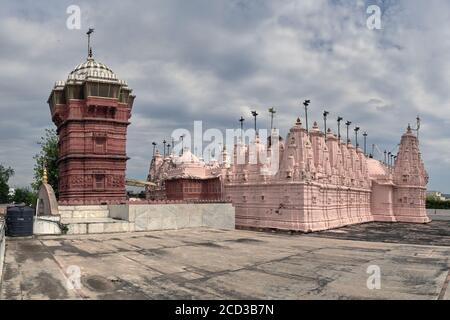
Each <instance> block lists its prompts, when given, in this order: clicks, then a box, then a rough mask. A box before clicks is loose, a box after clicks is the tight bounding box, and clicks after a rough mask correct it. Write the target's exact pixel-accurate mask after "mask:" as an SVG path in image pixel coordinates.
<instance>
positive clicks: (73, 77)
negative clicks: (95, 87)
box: [67, 58, 123, 82]
mask: <svg viewBox="0 0 450 320" xmlns="http://www.w3.org/2000/svg"><path fill="white" fill-rule="evenodd" d="M86 80H96V81H99V80H100V81H102V80H103V81H113V82H123V81H119V79H118V78H117V75H116V74H115V73H114V72H113V71H112V70H111V69H110V68H109V67H108V66H107V65H105V64H104V63H101V62H97V61H95V60H94V59H93V58H88V59H87V60H86V61H85V62H83V63H80V64H79V65H78V66H76V67H75V69H74V70H73V71H72V72H70V74H69V76H68V77H67V81H68V82H72V81H86Z"/></svg>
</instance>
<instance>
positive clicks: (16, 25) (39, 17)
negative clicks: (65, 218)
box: [0, 0, 450, 193]
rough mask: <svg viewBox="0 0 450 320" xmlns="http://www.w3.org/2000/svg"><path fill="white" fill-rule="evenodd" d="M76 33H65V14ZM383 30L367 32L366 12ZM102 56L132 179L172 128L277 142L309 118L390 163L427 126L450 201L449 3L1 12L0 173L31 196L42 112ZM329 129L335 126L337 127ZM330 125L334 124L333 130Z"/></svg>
mask: <svg viewBox="0 0 450 320" xmlns="http://www.w3.org/2000/svg"><path fill="white" fill-rule="evenodd" d="M72 4H76V5H78V6H79V7H80V8H81V30H69V29H68V28H67V27H66V20H67V18H68V17H69V15H68V14H67V13H66V10H67V7H68V6H69V5H72ZM372 4H376V5H379V6H380V8H381V10H382V13H383V15H382V20H381V22H382V29H381V30H369V29H368V28H367V26H366V20H367V18H368V17H369V14H367V13H366V9H367V7H368V6H369V5H372ZM89 27H94V28H95V29H96V32H95V35H94V39H93V44H94V56H95V58H96V59H97V60H99V61H101V62H103V63H105V64H107V65H108V66H109V67H110V68H111V69H113V70H114V71H115V72H116V73H117V74H118V76H119V77H120V78H122V79H124V80H127V82H128V83H129V85H130V86H131V87H132V88H133V89H134V93H135V94H136V96H137V99H136V103H135V107H134V110H133V117H132V119H131V121H132V124H131V126H130V127H129V135H128V145H127V149H128V155H129V156H130V157H131V160H130V161H129V163H128V172H127V175H128V176H129V177H133V178H140V179H144V178H146V176H147V172H148V166H149V161H150V157H151V153H152V146H151V142H152V141H157V142H160V141H162V140H163V139H164V138H167V137H169V136H170V134H171V132H172V130H174V129H176V128H187V129H191V128H192V126H193V121H194V120H203V126H204V127H205V128H219V129H225V128H232V127H237V126H238V121H237V120H238V119H239V117H240V116H241V115H244V116H245V117H246V118H248V120H250V110H252V109H257V110H259V111H260V114H261V117H260V126H264V125H267V124H268V122H269V121H268V114H267V108H268V107H270V106H275V107H276V108H277V109H278V113H277V117H276V122H275V123H276V126H277V127H279V128H281V132H282V134H283V135H284V134H286V132H287V129H288V128H289V127H290V126H291V125H292V124H293V123H294V121H295V118H296V117H297V116H298V115H301V116H303V112H302V109H301V108H300V101H303V100H304V99H306V98H308V99H311V100H312V105H311V108H310V109H311V118H314V119H317V120H319V119H321V114H322V111H323V110H324V109H327V110H328V111H330V112H331V115H330V118H332V119H335V118H336V117H337V116H338V115H340V116H343V117H344V118H345V119H348V120H351V121H353V122H354V123H357V124H358V125H359V126H360V127H361V128H362V129H363V130H366V131H367V132H368V133H369V144H372V143H375V144H377V145H378V146H379V148H380V149H381V150H384V149H387V150H392V149H393V148H395V146H396V144H397V143H398V142H399V139H400V136H401V134H402V133H403V132H404V130H405V129H406V126H407V125H408V123H409V122H410V123H412V124H414V123H415V118H416V116H417V115H418V114H420V116H421V118H422V128H421V149H422V153H423V158H424V160H425V164H426V167H427V170H428V172H429V174H430V178H431V179H430V184H429V189H437V190H441V191H445V192H448V193H450V183H449V181H450V106H449V104H450V90H449V88H450V59H449V58H450V2H448V1H446V0H441V1H438V0H436V1H432V0H430V1H423V0H415V1H412V0H404V1H377V0H371V1H362V0H359V1H358V0H346V1H344V0H342V1H339V0H328V1H326V0H278V1H275V0H272V1H266V0H189V1H186V0H178V1H171V0H159V1H148V0H145V1H89V2H88V1H76V0H71V1H39V2H38V1H2V9H1V11H0V44H1V45H0V98H1V99H0V112H1V113H0V137H1V138H0V163H2V164H3V165H7V166H12V167H13V168H15V170H16V175H15V177H14V178H13V179H12V184H13V185H14V186H25V185H29V183H30V182H31V179H32V167H33V159H32V158H33V155H34V154H35V153H37V152H38V151H39V148H38V145H37V144H36V142H37V141H38V140H39V137H40V136H41V135H42V134H43V132H44V130H45V128H52V127H53V124H52V122H51V119H50V114H49V108H48V105H47V104H46V101H47V98H48V95H49V93H50V90H51V88H52V86H53V84H54V82H55V81H56V80H64V79H66V77H67V74H68V73H69V72H70V71H71V70H72V69H73V68H74V67H75V66H76V65H77V64H79V63H80V62H82V61H84V60H85V59H86V36H85V33H86V30H87V29H88V28H89ZM333 122H334V121H333ZM333 125H334V123H333Z"/></svg>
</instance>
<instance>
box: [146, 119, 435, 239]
mask: <svg viewBox="0 0 450 320" xmlns="http://www.w3.org/2000/svg"><path fill="white" fill-rule="evenodd" d="M273 138H274V139H277V140H279V141H280V142H279V143H278V144H274V148H278V150H277V151H278V154H277V157H271V154H272V153H273V152H275V151H276V150H272V148H271V147H268V148H266V146H265V145H263V143H262V142H261V141H260V139H259V137H258V136H256V138H255V139H254V141H253V143H252V144H251V145H248V144H244V143H242V142H240V141H242V139H238V142H237V143H236V145H235V146H234V152H233V159H232V161H231V162H232V164H230V163H229V159H228V154H227V152H226V150H224V152H223V154H222V156H221V158H222V159H221V161H220V162H218V161H216V160H213V161H212V162H211V163H205V162H204V161H202V160H200V159H199V158H197V157H196V156H195V155H193V154H192V153H191V152H190V151H189V150H188V149H185V151H184V154H182V155H179V156H177V155H174V154H170V155H168V156H166V157H162V156H161V155H160V154H159V152H156V154H155V156H154V157H153V160H152V164H151V166H150V171H149V177H148V179H149V181H150V182H153V183H155V186H154V187H150V188H149V189H148V190H147V197H148V199H152V200H162V199H165V200H220V199H221V200H225V201H229V202H232V204H233V206H234V207H235V212H236V227H237V228H256V229H280V230H291V231H302V232H312V231H320V230H327V229H333V228H339V227H342V226H346V225H351V224H358V223H366V222H372V221H382V222H408V223H427V222H430V219H429V218H428V216H427V214H426V210H425V196H426V184H427V183H428V175H427V173H426V171H425V168H424V164H423V162H422V159H421V155H420V151H419V142H418V138H417V136H416V135H415V134H414V133H413V132H412V129H411V127H410V126H408V129H407V131H406V133H405V134H404V135H403V136H402V138H401V142H400V144H399V150H398V154H397V157H396V158H395V159H396V161H395V163H394V164H393V165H388V164H385V163H383V162H381V161H378V160H375V159H373V158H371V157H367V156H366V155H365V154H364V152H363V151H362V150H361V149H360V148H359V147H355V146H353V145H352V144H351V143H350V141H349V142H348V143H345V142H343V141H341V140H340V139H339V138H338V137H337V136H336V135H334V134H333V133H332V132H331V130H330V129H328V130H327V134H326V136H325V134H324V133H323V132H321V131H320V130H319V127H318V125H317V123H314V126H313V128H312V130H310V131H309V132H308V131H307V130H306V129H305V128H304V127H303V126H302V123H301V121H300V119H298V120H297V122H296V124H295V125H294V126H293V127H292V128H291V129H290V131H289V134H288V136H287V138H286V140H282V139H279V137H278V136H274V137H273ZM272 141H275V140H272ZM261 151H264V152H267V153H268V156H267V157H264V159H263V157H260V154H261ZM238 158H239V159H238ZM272 158H274V159H276V160H272V161H277V162H278V163H277V166H276V167H277V168H278V169H277V171H276V172H275V173H274V174H267V170H268V168H269V167H271V165H272V164H271V163H270V161H271V159H272ZM241 159H244V160H243V161H242V160H241ZM250 159H257V160H256V161H251V160H250ZM208 186H210V187H212V188H214V189H213V190H214V191H213V192H212V193H211V192H208V190H209V189H208V188H209V187H208Z"/></svg>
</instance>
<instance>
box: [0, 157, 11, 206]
mask: <svg viewBox="0 0 450 320" xmlns="http://www.w3.org/2000/svg"><path fill="white" fill-rule="evenodd" d="M13 175H14V170H13V169H11V168H9V167H8V168H6V167H4V166H3V165H1V164H0V203H9V201H10V199H9V185H8V181H9V178H11V177H12V176H13Z"/></svg>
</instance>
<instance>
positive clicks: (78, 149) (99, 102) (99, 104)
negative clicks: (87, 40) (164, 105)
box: [48, 50, 135, 205]
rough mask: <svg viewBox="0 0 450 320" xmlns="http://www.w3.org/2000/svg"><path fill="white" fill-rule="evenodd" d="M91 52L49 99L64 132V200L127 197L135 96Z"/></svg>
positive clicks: (61, 157)
mask: <svg viewBox="0 0 450 320" xmlns="http://www.w3.org/2000/svg"><path fill="white" fill-rule="evenodd" d="M131 93H132V90H131V89H130V88H129V87H128V86H127V84H126V83H125V82H124V81H122V80H119V79H118V78H117V76H116V75H115V74H114V72H113V71H111V69H110V68H108V67H107V66H106V65H104V64H103V63H100V62H97V61H96V60H94V58H93V56H92V50H90V52H89V56H88V58H87V60H86V61H85V62H83V63H81V64H79V65H78V66H77V67H76V68H75V69H74V70H73V71H72V72H71V73H70V74H69V76H68V78H67V80H66V81H59V82H57V83H56V84H55V86H54V88H53V90H52V92H51V94H50V97H49V99H48V103H49V105H50V111H51V115H52V120H53V122H54V123H55V125H56V126H57V133H58V136H59V159H58V169H59V203H60V204H85V205H89V204H106V203H122V202H125V201H126V191H125V170H126V162H127V160H128V158H127V155H126V134H127V127H128V125H129V119H130V117H131V110H132V107H133V101H134V98H135V96H133V95H132V94H131Z"/></svg>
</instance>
